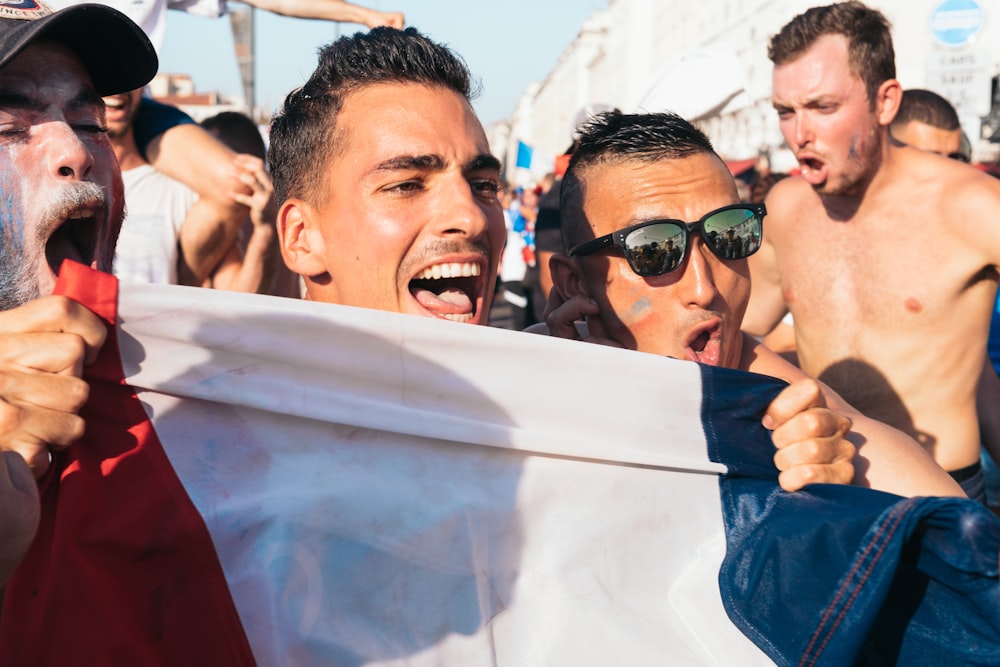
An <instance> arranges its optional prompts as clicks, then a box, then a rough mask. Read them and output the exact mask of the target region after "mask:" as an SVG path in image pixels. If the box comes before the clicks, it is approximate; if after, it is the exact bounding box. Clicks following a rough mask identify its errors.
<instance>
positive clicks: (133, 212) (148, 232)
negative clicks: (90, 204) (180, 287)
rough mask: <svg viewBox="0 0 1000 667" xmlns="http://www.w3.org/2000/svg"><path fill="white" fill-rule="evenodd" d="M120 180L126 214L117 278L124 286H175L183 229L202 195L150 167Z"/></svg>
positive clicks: (127, 173) (130, 172) (118, 250)
mask: <svg viewBox="0 0 1000 667" xmlns="http://www.w3.org/2000/svg"><path fill="white" fill-rule="evenodd" d="M122 180H123V181H124V182H125V206H126V207H127V212H126V214H125V221H124V222H123V223H122V231H121V234H120V235H119V236H118V245H117V246H116V247H115V263H114V269H113V273H114V274H115V275H116V276H118V278H119V279H121V280H122V281H124V282H133V283H154V284H160V285H163V284H171V285H172V284H176V283H177V258H178V254H179V252H180V251H179V248H178V245H177V244H178V240H179V238H180V233H181V226H182V225H183V224H184V217H185V216H186V215H187V212H188V209H190V208H191V206H193V205H194V203H195V201H197V199H198V195H197V194H196V193H195V191H194V190H192V189H191V188H189V187H187V186H186V185H184V184H183V183H181V182H180V181H175V180H174V179H172V178H170V177H169V176H166V175H164V174H162V173H160V172H158V171H156V169H154V168H153V167H151V166H150V165H144V166H142V167H137V168H135V169H129V170H128V171H124V172H122Z"/></svg>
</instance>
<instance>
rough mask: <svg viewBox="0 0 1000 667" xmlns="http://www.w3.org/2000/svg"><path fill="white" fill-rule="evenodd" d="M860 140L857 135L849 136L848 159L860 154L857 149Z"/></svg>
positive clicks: (855, 157)
mask: <svg viewBox="0 0 1000 667" xmlns="http://www.w3.org/2000/svg"><path fill="white" fill-rule="evenodd" d="M860 141H861V140H860V139H859V138H858V137H851V148H850V150H848V151H847V159H848V160H852V161H853V160H857V159H858V157H859V156H860V155H861V152H860V151H859V150H858V143H859V142H860Z"/></svg>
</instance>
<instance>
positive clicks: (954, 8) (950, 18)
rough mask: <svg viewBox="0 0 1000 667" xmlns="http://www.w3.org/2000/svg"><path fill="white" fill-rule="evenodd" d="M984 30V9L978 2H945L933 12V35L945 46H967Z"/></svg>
mask: <svg viewBox="0 0 1000 667" xmlns="http://www.w3.org/2000/svg"><path fill="white" fill-rule="evenodd" d="M982 29H983V8H982V6H981V5H980V4H979V2H978V0H944V2H942V3H941V4H939V5H938V6H937V7H935V8H934V11H933V12H931V33H932V34H933V35H934V39H936V40H937V41H939V42H940V43H942V44H944V45H945V46H965V45H966V44H971V43H973V42H974V41H976V36H978V35H979V31H980V30H982Z"/></svg>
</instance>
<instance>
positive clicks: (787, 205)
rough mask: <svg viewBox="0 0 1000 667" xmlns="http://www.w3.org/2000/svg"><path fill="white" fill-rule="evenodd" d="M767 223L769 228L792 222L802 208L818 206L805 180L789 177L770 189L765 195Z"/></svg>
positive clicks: (816, 198) (818, 202)
mask: <svg viewBox="0 0 1000 667" xmlns="http://www.w3.org/2000/svg"><path fill="white" fill-rule="evenodd" d="M766 204H767V222H768V224H769V225H771V226H775V225H784V224H787V223H791V222H794V220H795V219H796V217H798V216H799V215H800V214H801V213H802V211H803V207H812V206H818V205H819V204H820V201H819V198H818V197H817V196H816V193H815V191H814V190H813V189H812V186H810V185H809V184H808V183H807V182H806V181H805V179H803V178H800V177H799V176H790V177H788V178H785V179H782V180H781V181H779V182H778V183H776V184H775V185H774V187H773V188H771V191H770V192H769V193H768V195H767V200H766Z"/></svg>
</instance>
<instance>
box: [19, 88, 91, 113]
mask: <svg viewBox="0 0 1000 667" xmlns="http://www.w3.org/2000/svg"><path fill="white" fill-rule="evenodd" d="M47 106H48V105H47V104H45V103H44V102H42V100H40V99H38V98H37V97H32V96H30V95H25V94H23V93H16V92H12V91H9V90H0V109H24V110H26V111H42V110H43V109H45V108H46V107H47ZM91 106H95V107H103V106H104V100H103V99H102V98H101V96H100V95H98V94H97V93H96V92H95V91H93V90H89V89H82V90H80V92H78V93H77V94H76V95H75V96H74V97H73V98H72V99H70V100H69V101H68V102H66V104H65V108H66V110H67V111H70V112H72V111H78V110H80V109H83V108H86V107H91Z"/></svg>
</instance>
